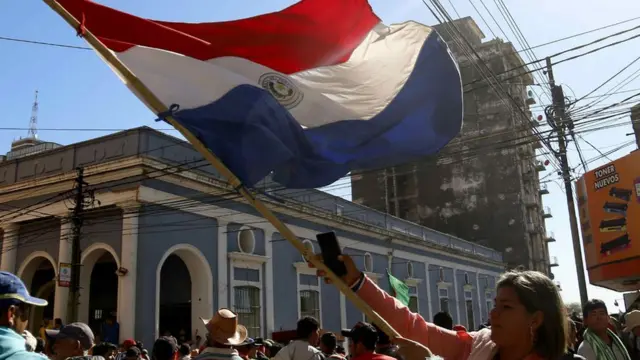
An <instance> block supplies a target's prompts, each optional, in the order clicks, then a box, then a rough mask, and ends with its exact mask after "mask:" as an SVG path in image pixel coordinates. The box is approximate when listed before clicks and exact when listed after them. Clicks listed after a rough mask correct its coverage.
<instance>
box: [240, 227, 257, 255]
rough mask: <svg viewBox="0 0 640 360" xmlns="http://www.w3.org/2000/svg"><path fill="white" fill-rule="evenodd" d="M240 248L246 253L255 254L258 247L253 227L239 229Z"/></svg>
mask: <svg viewBox="0 0 640 360" xmlns="http://www.w3.org/2000/svg"><path fill="white" fill-rule="evenodd" d="M238 248H239V249H240V252H243V253H245V254H253V252H254V251H255V249H256V236H255V234H254V233H253V230H251V229H242V230H240V231H238Z"/></svg>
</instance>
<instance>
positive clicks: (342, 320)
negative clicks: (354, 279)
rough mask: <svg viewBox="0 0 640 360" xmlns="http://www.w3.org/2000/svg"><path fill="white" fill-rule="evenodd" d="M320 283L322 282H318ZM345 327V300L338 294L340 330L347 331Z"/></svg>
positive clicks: (342, 295) (341, 294)
mask: <svg viewBox="0 0 640 360" xmlns="http://www.w3.org/2000/svg"><path fill="white" fill-rule="evenodd" d="M320 281H322V280H320ZM348 328H349V327H348V326H347V298H346V297H345V296H344V294H343V293H342V292H340V329H348Z"/></svg>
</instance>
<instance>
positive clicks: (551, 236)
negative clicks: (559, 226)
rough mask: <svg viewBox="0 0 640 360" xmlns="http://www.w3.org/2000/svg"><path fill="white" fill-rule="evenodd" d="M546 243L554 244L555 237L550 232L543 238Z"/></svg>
mask: <svg viewBox="0 0 640 360" xmlns="http://www.w3.org/2000/svg"><path fill="white" fill-rule="evenodd" d="M544 239H545V240H546V241H547V242H548V243H550V242H556V235H555V234H554V233H553V231H550V232H549V233H547V235H546V236H545V238H544Z"/></svg>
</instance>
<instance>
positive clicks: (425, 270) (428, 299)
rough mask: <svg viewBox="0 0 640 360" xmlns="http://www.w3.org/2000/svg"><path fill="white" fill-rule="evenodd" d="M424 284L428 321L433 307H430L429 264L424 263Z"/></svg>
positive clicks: (430, 318)
mask: <svg viewBox="0 0 640 360" xmlns="http://www.w3.org/2000/svg"><path fill="white" fill-rule="evenodd" d="M424 272H425V276H424V282H425V286H426V287H427V308H428V309H429V321H431V320H432V319H433V306H432V305H431V277H430V276H429V264H428V263H424Z"/></svg>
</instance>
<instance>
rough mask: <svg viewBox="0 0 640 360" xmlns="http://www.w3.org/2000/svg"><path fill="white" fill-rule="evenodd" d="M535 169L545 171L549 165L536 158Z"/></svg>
mask: <svg viewBox="0 0 640 360" xmlns="http://www.w3.org/2000/svg"><path fill="white" fill-rule="evenodd" d="M534 169H536V171H545V170H546V169H547V167H546V166H545V165H544V163H543V162H542V161H540V160H536V161H535V162H534Z"/></svg>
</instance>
